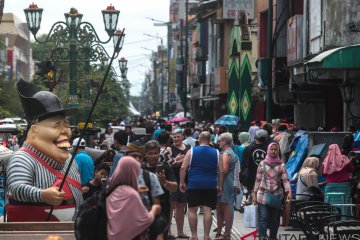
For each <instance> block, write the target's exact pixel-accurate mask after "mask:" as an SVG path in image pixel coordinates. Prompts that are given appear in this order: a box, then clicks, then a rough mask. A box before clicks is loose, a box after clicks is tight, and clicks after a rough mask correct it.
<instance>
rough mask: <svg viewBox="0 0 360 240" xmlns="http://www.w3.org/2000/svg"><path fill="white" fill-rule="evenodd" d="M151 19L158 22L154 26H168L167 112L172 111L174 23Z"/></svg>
mask: <svg viewBox="0 0 360 240" xmlns="http://www.w3.org/2000/svg"><path fill="white" fill-rule="evenodd" d="M149 19H150V20H151V21H154V22H157V23H154V24H153V25H154V26H157V27H162V26H166V27H167V53H166V56H167V77H166V78H167V81H166V82H167V99H168V104H167V105H166V108H165V112H166V113H167V114H169V113H170V96H171V95H170V76H171V75H170V50H171V48H172V23H171V22H165V21H160V20H156V19H154V18H149Z"/></svg>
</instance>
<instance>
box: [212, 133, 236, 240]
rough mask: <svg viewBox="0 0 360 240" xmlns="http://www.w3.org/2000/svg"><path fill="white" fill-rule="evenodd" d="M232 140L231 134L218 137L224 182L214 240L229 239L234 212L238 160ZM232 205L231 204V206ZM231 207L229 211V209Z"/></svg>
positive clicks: (217, 208)
mask: <svg viewBox="0 0 360 240" xmlns="http://www.w3.org/2000/svg"><path fill="white" fill-rule="evenodd" d="M232 145H233V139H232V134H231V133H228V132H227V133H223V134H221V135H220V139H219V147H220V148H221V150H222V168H223V174H224V182H223V185H222V192H221V195H220V196H219V197H218V199H217V207H216V214H217V222H218V227H217V233H216V237H215V239H216V240H220V239H226V240H227V239H229V240H230V239H231V228H232V222H233V219H232V216H233V214H232V213H233V212H234V201H235V192H236V188H235V189H234V177H235V176H234V171H235V167H236V164H239V159H238V157H237V156H236V154H235V153H234V151H233V150H232V148H231V146H232ZM231 203H232V204H231ZM230 206H231V209H230ZM223 222H225V232H224V234H223V235H221V230H222V224H220V223H223Z"/></svg>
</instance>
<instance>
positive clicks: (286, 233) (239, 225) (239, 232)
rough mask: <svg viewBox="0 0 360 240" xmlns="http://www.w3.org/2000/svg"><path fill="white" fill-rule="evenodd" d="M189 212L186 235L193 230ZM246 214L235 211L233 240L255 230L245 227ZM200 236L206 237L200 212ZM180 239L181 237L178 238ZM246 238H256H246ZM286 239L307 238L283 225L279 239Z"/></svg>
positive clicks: (212, 235)
mask: <svg viewBox="0 0 360 240" xmlns="http://www.w3.org/2000/svg"><path fill="white" fill-rule="evenodd" d="M187 217H188V216H187V214H186V215H185V221H184V232H185V234H186V235H188V236H191V231H190V226H189V222H188V218H187ZM243 222H244V214H243V213H240V212H238V211H235V213H234V224H233V229H232V239H233V240H235V239H236V240H239V239H240V237H241V236H244V235H246V234H248V233H251V232H253V231H255V228H245V227H244V224H243ZM216 227H217V226H216V217H215V215H214V216H213V224H212V227H211V231H210V238H211V239H214V238H215V234H216V233H215V232H213V230H214V229H215V228H216ZM171 232H172V233H173V234H174V235H176V234H177V232H176V225H175V219H173V221H172V225H171ZM198 238H199V240H202V239H204V229H203V215H202V214H198ZM178 239H180V238H178ZM246 239H254V238H251V237H249V238H246ZM286 239H292V240H300V239H302V240H303V239H306V238H305V235H303V233H302V231H299V230H295V231H293V229H292V228H291V227H282V226H280V228H279V233H278V240H286Z"/></svg>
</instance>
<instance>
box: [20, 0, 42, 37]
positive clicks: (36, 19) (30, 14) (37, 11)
mask: <svg viewBox="0 0 360 240" xmlns="http://www.w3.org/2000/svg"><path fill="white" fill-rule="evenodd" d="M42 11H43V9H42V8H38V6H37V5H36V4H34V3H32V4H30V6H29V7H28V8H25V9H24V12H25V16H26V22H27V24H28V27H29V30H30V31H31V33H32V34H34V35H36V33H37V32H38V31H39V29H40V24H41V16H42Z"/></svg>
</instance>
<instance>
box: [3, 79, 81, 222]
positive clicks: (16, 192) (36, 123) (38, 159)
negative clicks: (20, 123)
mask: <svg viewBox="0 0 360 240" xmlns="http://www.w3.org/2000/svg"><path fill="white" fill-rule="evenodd" d="M16 87H17V90H18V94H19V96H20V99H21V103H22V106H23V109H24V112H25V117H26V118H27V121H28V131H27V136H26V140H25V142H24V144H23V146H22V148H20V149H19V150H18V151H17V152H16V153H15V154H14V156H13V157H12V158H11V160H10V161H9V164H8V167H7V188H8V191H9V192H8V193H9V205H7V207H6V211H7V220H8V221H9V222H19V221H22V222H24V221H46V220H47V217H48V213H49V211H50V208H51V206H54V211H53V214H52V216H51V218H50V221H71V220H72V218H73V216H74V214H75V210H76V207H77V206H79V205H80V204H81V203H82V201H83V199H82V194H81V184H80V175H79V172H78V169H77V166H76V164H75V162H73V164H72V166H71V168H70V171H69V174H68V177H67V178H66V182H65V184H64V187H63V188H62V191H58V187H59V186H60V183H61V180H62V179H63V177H64V174H65V171H66V168H67V167H68V164H69V162H70V156H71V155H70V153H69V148H70V137H71V131H70V127H69V124H68V122H67V121H66V120H65V117H66V116H67V115H70V114H72V113H73V111H74V109H64V108H63V107H62V105H61V101H60V99H59V98H58V97H57V96H56V95H54V94H53V93H51V92H47V91H37V90H36V89H35V86H34V85H33V84H30V83H28V82H26V81H24V80H20V81H18V82H17V83H16Z"/></svg>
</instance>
